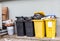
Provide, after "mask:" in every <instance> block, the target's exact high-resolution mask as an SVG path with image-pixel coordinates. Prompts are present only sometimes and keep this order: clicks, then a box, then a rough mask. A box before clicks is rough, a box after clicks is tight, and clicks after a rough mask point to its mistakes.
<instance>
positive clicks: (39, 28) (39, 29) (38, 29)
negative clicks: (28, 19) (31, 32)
mask: <svg viewBox="0 0 60 41" xmlns="http://www.w3.org/2000/svg"><path fill="white" fill-rule="evenodd" d="M33 21H34V29H35V37H37V38H44V36H45V32H44V20H33Z"/></svg>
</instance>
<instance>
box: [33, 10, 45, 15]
mask: <svg viewBox="0 0 60 41" xmlns="http://www.w3.org/2000/svg"><path fill="white" fill-rule="evenodd" d="M34 14H41V15H44V16H45V14H44V12H43V11H40V12H34Z"/></svg>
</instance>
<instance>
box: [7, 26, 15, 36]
mask: <svg viewBox="0 0 60 41" xmlns="http://www.w3.org/2000/svg"><path fill="white" fill-rule="evenodd" d="M7 31H8V35H13V34H14V27H13V26H10V27H7Z"/></svg>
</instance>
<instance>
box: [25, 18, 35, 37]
mask: <svg viewBox="0 0 60 41" xmlns="http://www.w3.org/2000/svg"><path fill="white" fill-rule="evenodd" d="M25 29H26V36H29V37H32V36H34V27H33V22H32V18H31V17H25Z"/></svg>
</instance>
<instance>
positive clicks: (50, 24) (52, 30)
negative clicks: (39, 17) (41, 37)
mask: <svg viewBox="0 0 60 41" xmlns="http://www.w3.org/2000/svg"><path fill="white" fill-rule="evenodd" d="M45 22H46V37H48V38H55V35H56V19H52V20H50V19H48V20H45Z"/></svg>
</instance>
